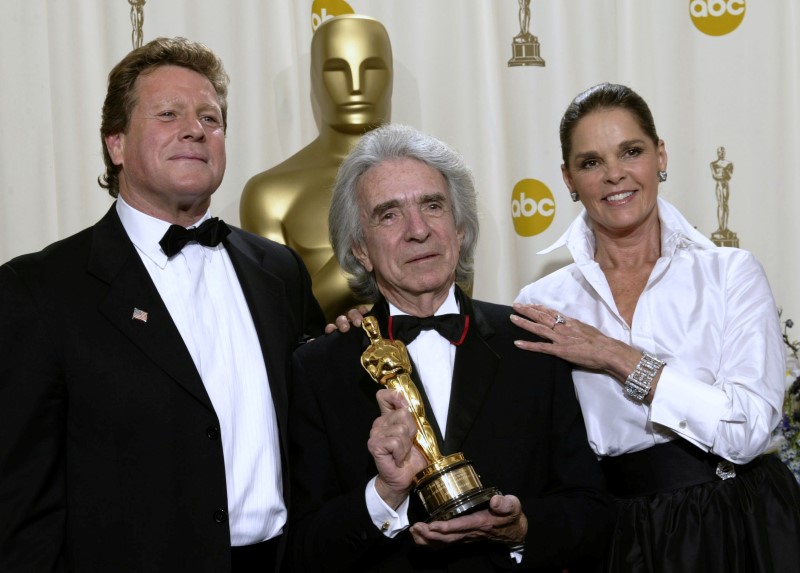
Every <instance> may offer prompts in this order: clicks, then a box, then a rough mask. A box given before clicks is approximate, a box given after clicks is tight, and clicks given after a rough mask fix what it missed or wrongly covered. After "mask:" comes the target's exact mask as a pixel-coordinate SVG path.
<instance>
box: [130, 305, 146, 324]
mask: <svg viewBox="0 0 800 573" xmlns="http://www.w3.org/2000/svg"><path fill="white" fill-rule="evenodd" d="M131 318H132V319H133V320H141V321H142V322H147V312H146V311H144V310H141V309H138V308H136V307H134V308H133V316H132V317H131Z"/></svg>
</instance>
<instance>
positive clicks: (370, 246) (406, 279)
mask: <svg viewBox="0 0 800 573" xmlns="http://www.w3.org/2000/svg"><path fill="white" fill-rule="evenodd" d="M357 191H358V201H359V217H360V220H361V226H362V228H363V230H364V243H363V245H359V246H356V247H354V248H353V254H354V255H355V256H356V258H357V259H358V260H359V261H360V262H361V264H362V265H363V266H364V268H366V269H367V270H368V271H374V272H375V278H376V280H377V283H378V289H379V290H380V292H381V294H383V296H384V297H386V299H387V300H389V302H391V303H392V304H394V305H396V306H398V307H399V308H401V309H402V310H404V311H406V312H411V309H413V308H416V307H418V306H419V304H418V303H419V302H420V301H421V300H423V299H425V298H426V297H430V296H431V295H432V296H433V297H434V298H435V299H436V300H439V299H441V300H444V297H445V296H446V295H447V292H448V290H449V288H450V285H452V284H453V282H454V281H455V270H456V265H457V264H458V255H459V250H460V248H461V242H462V240H463V238H464V234H463V232H459V231H458V230H457V229H456V226H455V221H454V219H453V209H452V202H451V200H450V191H449V189H448V188H447V183H446V181H445V179H444V177H443V176H442V174H441V173H439V171H437V170H436V169H434V168H432V167H430V166H428V165H426V164H425V163H422V162H421V161H417V160H415V159H405V158H404V159H392V160H388V161H384V162H383V163H380V164H378V165H376V166H374V167H372V168H371V169H369V170H368V171H367V172H366V173H365V174H364V175H363V176H362V177H361V179H360V180H359V183H358V187H357Z"/></svg>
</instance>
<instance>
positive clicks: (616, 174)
mask: <svg viewBox="0 0 800 573" xmlns="http://www.w3.org/2000/svg"><path fill="white" fill-rule="evenodd" d="M624 178H625V171H624V170H623V169H622V165H620V162H619V161H609V162H608V163H606V180H607V181H608V182H609V183H619V182H620V181H621V180H622V179H624Z"/></svg>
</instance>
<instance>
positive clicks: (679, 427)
mask: <svg viewBox="0 0 800 573" xmlns="http://www.w3.org/2000/svg"><path fill="white" fill-rule="evenodd" d="M658 209H659V219H660V221H661V257H660V258H659V259H658V261H657V262H656V265H655V267H654V268H653V271H652V273H651V274H650V278H649V279H648V281H647V285H646V286H645V288H644V291H643V292H642V295H641V297H640V298H639V302H638V304H637V305H636V311H635V313H634V316H633V326H632V327H629V326H628V324H626V322H625V320H623V318H622V317H621V316H620V313H619V312H618V311H617V307H616V305H615V304H614V298H613V296H612V295H611V290H610V288H609V286H608V283H607V281H606V279H605V276H604V274H603V272H602V271H601V270H600V266H599V265H598V264H597V263H596V262H595V261H594V258H593V256H594V248H595V246H594V235H593V233H592V231H591V229H590V227H589V221H588V216H587V214H586V211H583V212H582V213H581V214H580V215H579V216H578V218H577V219H576V220H575V221H574V222H573V223H572V224H571V225H570V226H569V228H568V229H567V231H566V232H565V233H564V235H562V237H561V238H560V239H558V241H556V242H555V243H554V244H553V245H552V246H551V247H549V248H548V249H545V250H544V251H542V253H546V252H549V251H551V250H553V249H555V248H557V247H560V246H564V245H565V246H566V247H567V248H568V249H569V251H570V253H571V254H572V257H573V259H574V261H575V262H574V263H572V264H570V265H568V266H566V267H564V268H562V269H559V270H557V271H555V272H554V273H552V274H550V275H547V276H545V277H543V278H542V279H540V280H538V281H536V282H534V283H532V284H530V285H528V286H526V287H525V288H523V289H522V291H521V292H520V294H519V296H518V297H517V301H518V302H522V303H536V304H543V305H546V306H549V307H551V308H554V309H556V310H558V311H559V312H561V313H563V314H564V315H566V316H567V317H573V318H576V319H578V320H581V321H582V322H585V323H587V324H591V325H592V326H594V327H596V328H598V329H599V330H601V331H602V332H603V333H604V334H606V335H607V336H610V337H612V338H616V339H618V340H621V341H623V342H625V343H627V344H630V345H631V346H633V347H634V348H637V349H639V350H642V351H648V352H650V353H651V354H653V355H655V356H656V357H658V358H660V359H661V360H665V361H666V363H667V365H666V366H665V367H664V369H663V370H662V373H661V378H660V379H659V382H658V386H657V389H656V392H655V394H654V398H653V402H652V404H650V405H647V404H641V403H638V402H635V401H633V400H631V399H629V398H628V397H626V396H625V394H624V392H623V389H622V386H621V384H620V383H619V382H617V381H616V380H615V379H614V378H612V377H611V376H608V375H606V374H601V373H597V372H590V371H587V370H582V369H576V370H575V371H574V372H573V378H574V382H575V390H576V393H577V396H578V399H579V400H580V403H581V407H582V409H583V417H584V420H585V421H586V430H587V434H588V437H589V442H590V444H591V446H592V449H594V451H595V453H596V454H597V455H599V456H617V455H620V454H625V453H630V452H636V451H639V450H643V449H645V448H648V447H650V446H653V445H655V444H658V443H662V442H666V441H669V440H671V439H674V438H675V436H676V435H679V436H681V437H683V438H684V439H686V440H688V441H690V442H692V443H693V444H695V445H697V446H698V447H700V448H702V449H703V450H706V451H713V452H714V453H716V454H718V455H719V456H722V457H723V458H726V459H728V460H730V461H732V462H734V463H746V462H748V461H750V460H751V459H753V458H755V457H756V456H758V455H759V454H761V453H763V452H764V450H765V449H766V447H767V446H768V444H769V441H770V435H771V433H772V430H773V429H774V428H775V426H776V425H777V424H778V421H779V419H780V415H781V408H782V404H783V396H784V377H785V376H784V374H785V363H784V350H783V339H782V337H781V332H780V323H779V319H778V313H777V307H776V305H775V301H774V299H773V296H772V292H771V290H770V287H769V283H768V281H767V278H766V275H765V274H764V270H763V268H762V267H761V265H760V264H759V262H758V261H757V260H756V259H755V257H753V255H752V254H750V253H749V252H747V251H743V250H740V249H734V248H722V247H716V246H715V245H714V244H713V243H712V242H711V241H709V240H708V239H706V238H705V237H704V236H703V235H701V234H700V233H698V232H697V231H696V230H695V229H694V228H693V227H692V226H691V225H690V224H689V222H688V221H686V219H685V218H684V217H683V216H682V215H681V214H680V213H679V212H678V210H677V209H675V207H673V206H672V205H670V204H669V203H667V202H666V201H664V200H663V199H661V198H659V200H658Z"/></svg>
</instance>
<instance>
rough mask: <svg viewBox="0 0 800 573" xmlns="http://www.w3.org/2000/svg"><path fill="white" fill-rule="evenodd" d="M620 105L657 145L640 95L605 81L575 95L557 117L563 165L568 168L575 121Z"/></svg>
mask: <svg viewBox="0 0 800 573" xmlns="http://www.w3.org/2000/svg"><path fill="white" fill-rule="evenodd" d="M615 108H621V109H625V110H628V111H629V112H631V114H632V115H633V117H634V118H636V121H637V122H638V123H639V126H640V127H641V128H642V130H643V131H644V132H645V133H646V134H647V135H648V136H649V137H650V139H652V140H653V143H655V144H656V145H657V144H658V133H656V124H655V122H654V121H653V114H652V113H651V112H650V108H649V107H648V105H647V102H645V101H644V100H643V99H642V97H641V96H640V95H639V94H637V93H636V92H635V91H633V90H632V89H631V88H629V87H627V86H623V85H620V84H610V83H608V82H606V83H602V84H598V85H596V86H593V87H590V88H589V89H588V90H586V91H584V92H581V93H580V94H578V95H577V96H576V97H575V99H573V100H572V103H570V104H569V107H567V111H565V112H564V117H562V118H561V127H560V128H559V136H560V137H561V156H562V158H563V160H564V165H566V166H568V167H569V162H568V161H569V154H570V152H571V151H572V133H573V132H574V131H575V126H576V125H577V124H578V122H579V121H580V120H581V119H583V118H584V117H586V116H587V115H589V114H590V113H592V112H595V111H601V110H609V109H615Z"/></svg>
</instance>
